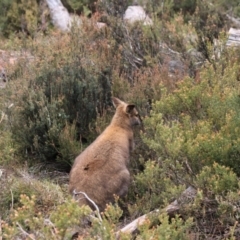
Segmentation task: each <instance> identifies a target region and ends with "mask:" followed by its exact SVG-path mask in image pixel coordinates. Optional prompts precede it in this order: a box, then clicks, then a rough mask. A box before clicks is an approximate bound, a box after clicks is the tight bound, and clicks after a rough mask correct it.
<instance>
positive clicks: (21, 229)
mask: <svg viewBox="0 0 240 240" xmlns="http://www.w3.org/2000/svg"><path fill="white" fill-rule="evenodd" d="M16 224H17V226H18V229H19V230H20V231H21V232H22V233H23V234H24V235H25V236H28V237H29V238H30V239H32V240H36V238H35V237H32V236H31V235H30V234H29V233H27V232H26V231H25V230H24V229H23V228H22V226H21V225H20V224H19V223H18V222H17V223H16Z"/></svg>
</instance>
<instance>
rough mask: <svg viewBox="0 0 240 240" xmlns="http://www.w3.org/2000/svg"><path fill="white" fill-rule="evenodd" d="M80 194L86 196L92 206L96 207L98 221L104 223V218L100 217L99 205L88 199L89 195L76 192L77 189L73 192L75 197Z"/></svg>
mask: <svg viewBox="0 0 240 240" xmlns="http://www.w3.org/2000/svg"><path fill="white" fill-rule="evenodd" d="M79 194H82V195H84V197H85V198H86V199H87V200H88V201H89V202H90V203H92V205H93V206H94V207H95V209H96V211H97V216H98V219H99V220H100V221H101V222H102V217H101V215H100V211H99V208H98V206H97V204H96V203H95V202H94V201H93V200H92V199H91V198H90V197H88V195H87V194H86V193H85V192H76V191H75V189H74V190H73V195H74V196H76V195H79Z"/></svg>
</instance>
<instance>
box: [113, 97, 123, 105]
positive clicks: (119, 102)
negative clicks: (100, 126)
mask: <svg viewBox="0 0 240 240" xmlns="http://www.w3.org/2000/svg"><path fill="white" fill-rule="evenodd" d="M112 102H113V105H114V107H115V108H117V107H118V105H120V104H121V103H123V102H122V101H121V100H120V99H118V98H116V97H112Z"/></svg>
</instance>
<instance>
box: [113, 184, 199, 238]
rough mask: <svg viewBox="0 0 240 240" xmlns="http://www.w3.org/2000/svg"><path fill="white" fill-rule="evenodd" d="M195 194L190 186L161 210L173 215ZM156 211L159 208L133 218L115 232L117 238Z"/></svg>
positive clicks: (136, 226)
mask: <svg viewBox="0 0 240 240" xmlns="http://www.w3.org/2000/svg"><path fill="white" fill-rule="evenodd" d="M196 195H197V190H196V189H195V188H193V187H191V186H190V187H188V188H187V189H186V190H184V191H183V192H182V194H181V196H180V197H179V198H178V199H176V200H175V201H173V202H172V203H170V204H169V205H168V206H167V207H166V208H164V209H163V210H161V212H166V213H167V214H168V215H174V213H176V212H177V211H178V210H180V208H181V205H182V204H186V203H189V202H192V201H193V200H194V198H195V197H196ZM156 213H157V214H159V213H160V210H159V209H156V210H154V211H152V212H150V213H147V214H144V215H143V216H141V217H139V218H137V219H135V220H134V221H132V222H131V223H129V224H128V225H126V226H125V227H123V228H121V229H120V230H119V231H117V232H116V237H117V239H119V237H120V235H121V233H127V234H132V233H133V232H134V231H135V230H136V229H137V228H138V227H139V226H141V225H143V224H144V223H145V222H146V220H147V219H148V216H151V215H153V214H156Z"/></svg>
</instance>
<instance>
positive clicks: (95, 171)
mask: <svg viewBox="0 0 240 240" xmlns="http://www.w3.org/2000/svg"><path fill="white" fill-rule="evenodd" d="M113 104H114V106H115V107H116V112H115V115H114V116H113V119H112V121H111V123H110V125H109V126H108V127H107V128H106V129H105V130H104V131H103V132H102V134H101V135H99V136H98V138H97V139H96V140H95V141H94V142H93V143H92V144H91V145H89V146H88V147H87V148H86V149H85V150H84V151H83V152H82V153H81V154H80V155H79V156H78V157H77V158H76V159H75V162H74V165H73V167H72V170H71V172H70V182H69V191H70V193H73V191H74V190H75V191H76V192H79V191H82V192H85V193H86V194H87V195H88V197H89V198H90V199H92V200H93V201H94V202H95V203H96V204H97V205H98V207H99V209H100V210H101V211H103V210H104V208H105V206H106V204H107V203H109V202H113V201H114V196H113V195H117V196H120V197H122V196H124V195H125V194H126V193H127V191H128V185H129V182H130V174H129V171H128V167H127V166H128V163H129V155H130V151H131V150H133V148H134V141H133V130H132V127H133V126H134V125H138V124H140V118H139V116H138V112H137V110H136V108H135V106H134V105H132V104H127V103H125V102H123V101H121V100H119V99H118V98H113ZM78 199H79V204H80V205H83V204H87V205H89V206H90V207H91V208H92V209H94V207H93V205H92V204H91V203H90V202H89V201H88V200H87V199H86V198H84V196H83V195H82V194H79V196H78Z"/></svg>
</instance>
